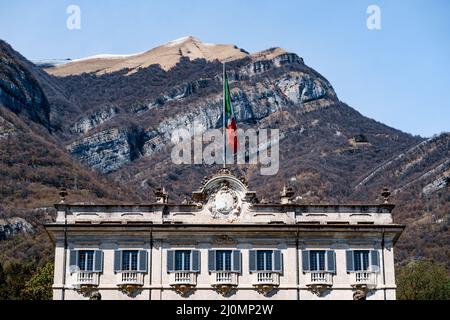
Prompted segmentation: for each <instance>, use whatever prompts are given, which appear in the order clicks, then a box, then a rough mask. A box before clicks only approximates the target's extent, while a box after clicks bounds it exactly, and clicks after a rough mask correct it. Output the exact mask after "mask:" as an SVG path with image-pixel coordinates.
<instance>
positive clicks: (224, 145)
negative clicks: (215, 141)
mask: <svg viewBox="0 0 450 320" xmlns="http://www.w3.org/2000/svg"><path fill="white" fill-rule="evenodd" d="M222 79H223V115H222V118H223V167H224V168H225V166H226V158H227V149H226V139H227V138H226V134H225V117H226V110H225V62H224V63H223V78H222Z"/></svg>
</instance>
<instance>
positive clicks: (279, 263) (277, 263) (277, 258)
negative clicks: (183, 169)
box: [273, 250, 283, 273]
mask: <svg viewBox="0 0 450 320" xmlns="http://www.w3.org/2000/svg"><path fill="white" fill-rule="evenodd" d="M282 259H283V257H282V255H281V250H274V251H273V261H274V264H273V271H275V272H280V273H281V272H282V270H283V260H282Z"/></svg>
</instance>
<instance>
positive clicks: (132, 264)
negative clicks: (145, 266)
mask: <svg viewBox="0 0 450 320" xmlns="http://www.w3.org/2000/svg"><path fill="white" fill-rule="evenodd" d="M137 269H138V251H137V250H123V251H122V270H123V271H137Z"/></svg>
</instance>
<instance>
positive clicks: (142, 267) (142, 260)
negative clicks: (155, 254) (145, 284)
mask: <svg viewBox="0 0 450 320" xmlns="http://www.w3.org/2000/svg"><path fill="white" fill-rule="evenodd" d="M147 262H148V259H147V250H139V265H138V271H140V272H147Z"/></svg>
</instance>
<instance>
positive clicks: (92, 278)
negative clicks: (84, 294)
mask: <svg viewBox="0 0 450 320" xmlns="http://www.w3.org/2000/svg"><path fill="white" fill-rule="evenodd" d="M98 279H99V273H98V272H88V271H79V272H77V273H76V278H75V285H77V286H98Z"/></svg>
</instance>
